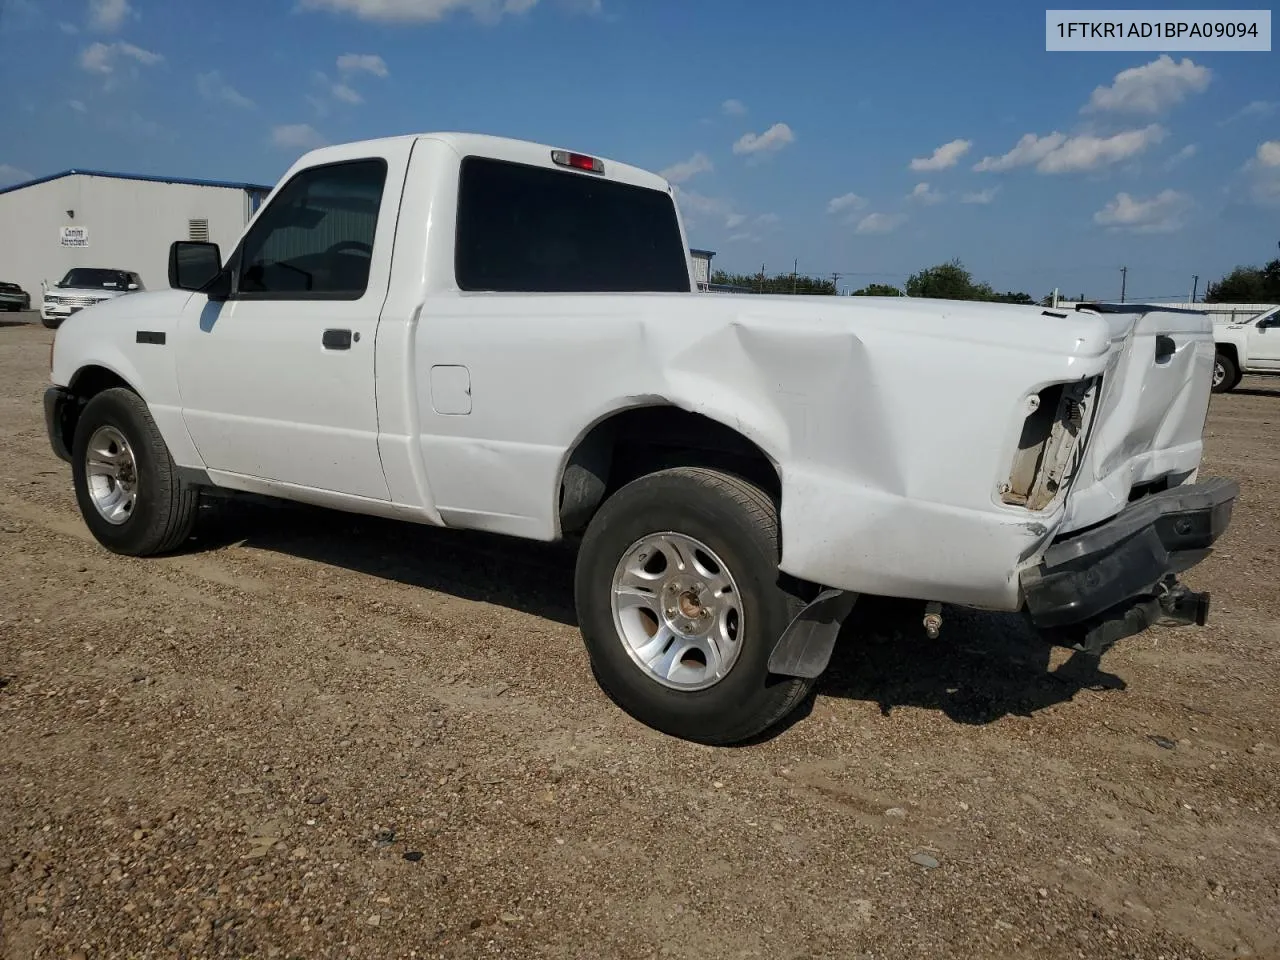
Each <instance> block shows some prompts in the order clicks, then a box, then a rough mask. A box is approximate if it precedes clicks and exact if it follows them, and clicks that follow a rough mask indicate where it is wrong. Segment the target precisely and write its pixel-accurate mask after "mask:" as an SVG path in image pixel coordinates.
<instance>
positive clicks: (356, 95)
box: [333, 83, 364, 104]
mask: <svg viewBox="0 0 1280 960" xmlns="http://www.w3.org/2000/svg"><path fill="white" fill-rule="evenodd" d="M333 98H334V99H335V100H341V101H342V102H343V103H352V104H355V103H364V97H362V96H360V92H359V91H358V90H353V89H352V88H351V87H349V86H347V85H346V84H345V83H335V84H334V85H333Z"/></svg>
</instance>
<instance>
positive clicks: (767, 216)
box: [756, 213, 782, 227]
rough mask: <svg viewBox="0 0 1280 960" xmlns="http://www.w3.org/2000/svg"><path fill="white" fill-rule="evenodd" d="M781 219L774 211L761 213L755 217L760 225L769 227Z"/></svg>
mask: <svg viewBox="0 0 1280 960" xmlns="http://www.w3.org/2000/svg"><path fill="white" fill-rule="evenodd" d="M781 219H782V218H781V217H779V216H778V215H777V214H776V213H762V214H760V216H758V217H756V223H757V224H759V225H760V226H762V227H771V226H773V225H774V224H775V223H777V222H778V221H779V220H781Z"/></svg>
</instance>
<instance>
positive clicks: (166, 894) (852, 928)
mask: <svg viewBox="0 0 1280 960" xmlns="http://www.w3.org/2000/svg"><path fill="white" fill-rule="evenodd" d="M51 337H52V334H51V333H50V332H49V331H47V330H44V329H43V328H41V327H39V326H38V325H37V326H28V325H22V326H12V325H5V326H4V327H3V328H0V557H3V567H2V568H0V738H3V739H2V742H3V744H4V747H3V751H4V752H3V763H2V764H0V956H2V957H3V958H5V960H24V958H28V957H67V956H73V957H82V958H98V957H130V958H132V957H152V956H181V957H202V958H203V957H240V958H249V957H252V958H267V957H280V958H290V957H299V958H319V957H361V958H366V957H367V958H373V957H378V958H381V957H430V956H441V957H469V956H488V955H501V956H505V957H564V958H570V957H572V958H578V957H589V958H596V957H609V958H633V957H636V958H638V957H672V958H684V957H688V958H704V957H732V958H746V957H761V958H764V957H768V958H800V957H815V958H816V957H823V958H828V957H829V958H849V957H877V958H885V957H912V958H915V957H955V958H963V960H973V958H1014V957H1034V958H1036V960H1047V958H1058V957H1064V958H1067V957H1069V958H1076V957H1089V958H1096V957H1133V958H1144V960H1146V958H1149V960H1157V958H1165V960H1173V958H1183V957H1185V958H1204V957H1240V956H1258V957H1266V956H1270V957H1275V956H1280V804H1278V800H1280V786H1278V785H1277V782H1276V777H1277V773H1278V772H1280V705H1278V701H1277V695H1276V691H1277V689H1280V654H1278V653H1277V649H1278V648H1280V605H1278V604H1277V601H1278V600H1280V590H1277V586H1276V578H1275V571H1276V568H1277V561H1278V560H1280V555H1278V547H1280V444H1278V443H1277V440H1276V438H1277V434H1278V433H1280V383H1276V382H1273V381H1264V380H1253V381H1248V382H1246V383H1245V384H1244V385H1243V388H1242V389H1241V390H1240V391H1239V392H1238V393H1235V394H1230V395H1227V396H1223V397H1219V398H1215V400H1214V403H1213V410H1212V413H1211V416H1210V419H1209V423H1208V464H1207V471H1208V472H1210V473H1212V472H1218V473H1224V474H1227V475H1230V476H1233V477H1236V478H1238V479H1239V480H1240V482H1241V484H1242V487H1243V499H1242V501H1241V503H1240V504H1239V506H1238V508H1237V513H1236V517H1235V521H1234V525H1233V527H1232V529H1231V531H1230V533H1229V534H1228V536H1227V537H1226V538H1225V540H1224V541H1223V543H1222V546H1221V549H1220V551H1219V552H1218V553H1217V554H1216V555H1215V556H1214V557H1212V558H1211V559H1210V560H1209V561H1208V562H1206V563H1205V564H1204V565H1203V566H1202V567H1200V568H1198V569H1197V570H1195V571H1194V572H1193V575H1192V576H1191V577H1189V581H1190V582H1191V583H1192V584H1193V585H1194V586H1195V587H1197V588H1200V589H1209V590H1212V591H1213V593H1214V598H1215V602H1214V610H1213V616H1212V620H1211V623H1210V625H1209V626H1208V627H1207V628H1205V629H1204V630H1202V631H1197V630H1194V629H1192V630H1185V631H1169V630H1155V631H1152V632H1150V633H1149V634H1147V635H1144V636H1141V637H1138V638H1135V639H1132V640H1129V641H1126V642H1124V643H1122V645H1121V646H1120V647H1119V648H1117V649H1116V650H1114V651H1113V652H1112V653H1111V654H1110V655H1109V656H1108V658H1107V659H1106V660H1105V661H1104V662H1103V669H1104V671H1105V672H1104V673H1102V674H1100V675H1098V674H1095V675H1092V676H1090V675H1088V674H1087V673H1084V672H1081V671H1079V670H1078V669H1076V666H1077V665H1076V664H1068V663H1065V661H1067V656H1066V654H1065V653H1064V652H1062V651H1057V650H1055V651H1050V650H1049V649H1047V648H1046V647H1045V646H1043V645H1042V644H1041V643H1039V642H1038V641H1037V640H1036V639H1035V638H1034V636H1032V635H1030V634H1028V633H1027V632H1026V630H1025V629H1024V628H1023V627H1022V625H1021V622H1020V621H1019V620H1017V619H1016V618H1012V617H1001V616H988V615H976V614H967V615H964V614H958V613H951V614H949V616H948V620H947V623H946V625H945V627H944V629H943V633H942V636H941V638H940V639H939V640H937V641H933V642H931V641H929V640H928V639H927V638H925V637H924V636H923V632H922V631H921V630H920V628H919V609H918V608H916V607H905V608H904V607H903V606H901V605H898V604H893V603H887V602H881V603H875V604H867V605H866V607H865V608H864V609H863V610H862V611H861V613H860V615H859V616H858V617H857V618H856V619H855V622H853V623H851V624H850V625H849V626H848V627H847V629H846V632H845V635H844V637H843V639H842V645H841V648H840V652H839V654H838V657H837V661H836V663H835V665H834V667H833V670H832V672H831V673H830V674H829V675H828V676H827V677H826V678H825V680H824V681H823V683H822V685H821V687H820V690H819V692H818V695H817V696H816V698H815V699H814V701H813V703H812V704H811V705H810V706H809V707H807V708H806V709H805V710H803V711H802V712H801V715H800V716H799V717H798V718H796V722H795V723H793V724H792V725H790V726H789V727H787V728H786V729H784V730H782V731H780V732H778V733H777V734H776V735H775V736H773V737H771V738H769V739H767V740H765V741H764V742H762V743H759V744H756V745H752V746H749V747H743V748H739V749H729V750H714V749H708V748H702V747H696V746H692V745H689V744H686V743H683V742H680V741H677V740H673V739H668V738H666V737H663V736H661V735H659V734H656V733H653V732H651V731H649V730H647V729H645V728H643V727H641V726H639V725H637V724H636V723H634V722H632V721H631V720H630V719H628V718H627V717H626V716H625V715H623V714H622V713H621V712H620V711H619V710H618V709H617V708H615V707H614V706H613V705H612V704H611V703H610V702H609V701H608V700H607V699H606V698H605V696H604V695H603V694H602V693H601V692H600V691H599V690H598V688H597V686H596V684H595V682H594V681H593V679H592V677H591V675H590V672H589V670H588V668H587V664H586V659H585V656H584V654H583V651H582V648H581V644H580V641H579V639H578V635H577V631H576V627H575V626H574V622H573V612H572V597H571V570H572V561H571V557H570V556H569V555H568V553H567V552H566V551H564V550H562V549H556V548H547V547H542V546H537V545H526V544H519V543H516V544H512V543H507V542H503V541H497V540H492V539H485V538H476V537H471V536H458V535H454V534H450V533H448V532H444V531H437V530H431V529H425V528H417V527H408V526H400V525H395V524H391V523H382V522H373V521H367V520H362V519H359V518H353V517H348V516H345V515H335V514H331V513H325V512H320V511H314V510H309V509H301V508H292V507H273V506H270V505H251V504H241V505H236V506H222V507H216V508H213V509H210V510H209V511H208V515H207V516H206V517H205V518H204V519H203V521H202V524H201V527H200V537H199V542H198V543H197V544H196V545H195V546H194V547H193V549H191V550H189V551H187V552H186V553H185V554H183V555H181V556H177V557H171V558H164V559H155V560H149V561H133V560H128V559H123V558H119V557H115V556H112V555H109V554H107V553H106V552H105V551H103V550H102V549H100V548H99V547H98V546H97V545H96V544H95V543H94V542H93V541H92V540H91V539H90V537H89V535H88V533H87V532H86V530H85V528H84V526H83V524H82V523H81V521H80V518H79V515H78V513H77V511H76V507H75V502H74V499H73V496H72V492H71V484H70V471H69V468H68V467H67V466H66V465H65V464H63V463H61V462H60V461H58V460H57V459H56V458H55V457H54V456H53V454H52V453H51V452H50V451H49V449H48V445H47V442H46V439H45V436H44V432H43V423H42V419H41V410H40V392H41V390H42V388H43V385H44V383H45V380H46V377H47V370H48V353H49V350H48V346H49V342H50V339H51ZM913 858H914V859H913ZM920 861H924V864H922V863H921V862H920Z"/></svg>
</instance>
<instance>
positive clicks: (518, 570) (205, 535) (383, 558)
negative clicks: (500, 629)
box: [191, 496, 578, 627]
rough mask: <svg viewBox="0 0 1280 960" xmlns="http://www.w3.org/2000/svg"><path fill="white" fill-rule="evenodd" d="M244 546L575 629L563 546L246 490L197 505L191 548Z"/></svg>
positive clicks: (568, 557)
mask: <svg viewBox="0 0 1280 960" xmlns="http://www.w3.org/2000/svg"><path fill="white" fill-rule="evenodd" d="M230 544H243V545H244V546H247V547H252V548H255V549H259V550H269V551H271V552H273V553H281V554H285V555H287V556H291V557H297V558H299V559H303V560H310V561H313V562H315V563H322V564H325V565H327V566H331V567H336V568H339V569H343V570H349V571H351V572H353V573H359V574H365V575H367V576H371V577H379V578H381V579H383V580H390V581H394V582H396V583H401V584H404V585H405V586H410V587H420V588H422V589H426V590H435V591H438V592H440V593H445V594H449V595H450V596H454V597H460V598H462V599H465V600H477V601H481V602H484V603H492V604H495V605H497V606H502V607H508V608H510V609H513V610H519V611H522V612H524V613H530V614H533V615H534V616H537V617H542V618H544V619H547V620H553V621H555V622H556V623H562V624H565V625H568V626H573V627H576V626H577V624H578V620H577V615H576V613H575V611H574V605H573V552H572V550H571V549H570V548H569V547H568V546H566V545H564V544H547V543H537V542H532V541H526V540H515V539H508V538H506V537H499V536H496V535H492V534H485V533H472V532H469V531H460V530H443V529H440V528H437V527H428V526H421V525H419V524H414V523H403V522H399V521H395V520H383V519H380V518H378V517H368V516H360V515H356V514H348V513H340V512H338V511H331V510H324V509H321V508H319V507H310V506H306V505H303V504H295V503H288V502H285V501H272V500H268V499H266V498H259V497H252V496H243V497H235V498H231V499H222V498H218V499H211V500H210V501H209V502H208V503H206V504H204V505H203V506H202V508H201V516H200V521H199V524H198V526H197V528H196V536H195V539H194V541H193V542H192V544H191V548H192V549H193V550H195V551H199V550H200V549H207V548H216V547H221V546H228V545H230Z"/></svg>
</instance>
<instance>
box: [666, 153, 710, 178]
mask: <svg viewBox="0 0 1280 960" xmlns="http://www.w3.org/2000/svg"><path fill="white" fill-rule="evenodd" d="M714 169H715V167H714V166H713V165H712V163H711V158H710V157H708V156H707V155H706V154H705V153H701V152H699V153H695V154H694V155H693V156H692V157H690V158H689V159H688V160H681V161H680V162H679V163H673V164H672V165H671V166H669V167H667V168H666V169H665V170H662V171H661V172H660V173H659V176H661V177H664V178H666V179H667V180H670V181H671V182H672V183H684V182H685V181H686V180H691V179H693V178H694V177H696V176H697V175H698V174H700V173H710V172H711V171H712V170H714Z"/></svg>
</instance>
